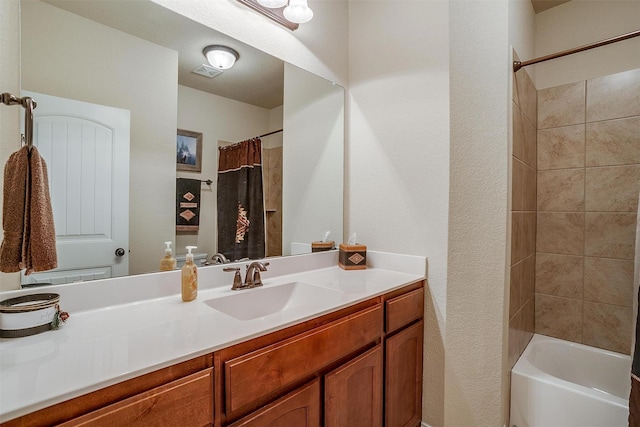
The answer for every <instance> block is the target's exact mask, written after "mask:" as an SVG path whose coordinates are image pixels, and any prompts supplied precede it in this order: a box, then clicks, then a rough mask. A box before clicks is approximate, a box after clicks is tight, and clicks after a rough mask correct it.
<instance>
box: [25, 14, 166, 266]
mask: <svg viewBox="0 0 640 427" xmlns="http://www.w3.org/2000/svg"><path fill="white" fill-rule="evenodd" d="M21 14H22V25H23V28H26V29H28V30H27V31H23V33H22V88H23V89H25V90H30V91H34V92H40V93H45V94H49V95H54V96H60V97H64V98H71V99H76V100H80V101H85V102H91V103H95V104H101V105H108V106H112V107H118V108H124V109H127V110H130V111H131V148H130V152H131V167H130V174H129V180H130V185H129V188H130V192H129V198H130V201H129V203H130V208H129V212H130V213H129V215H130V216H129V249H130V259H129V271H130V273H132V274H135V273H144V272H149V271H157V269H158V262H159V260H160V258H161V257H162V254H163V250H162V248H163V247H164V244H163V242H164V241H167V240H173V238H174V229H175V202H174V200H175V172H174V166H173V165H174V164H175V131H176V126H177V124H176V116H177V87H176V82H177V78H178V76H177V61H178V55H177V52H175V51H172V50H170V49H166V48H163V47H161V46H158V45H155V44H153V43H149V42H147V41H144V40H141V39H138V38H136V37H132V36H130V35H128V34H125V33H122V32H120V31H117V30H113V29H111V28H109V27H106V26H104V25H100V24H97V23H95V22H93V21H90V20H88V19H85V18H81V17H79V16H77V15H74V14H71V13H69V12H66V11H63V10H61V9H59V8H56V7H53V6H50V5H48V4H45V3H42V2H39V1H27V2H22V3H21ZM70 28H73V31H69V29H70ZM78 34H82V37H78V36H77V35H78ZM158 70H162V72H158ZM142 81H144V82H145V84H140V82H142ZM168 166H170V167H168ZM149 207H153V209H149Z"/></svg>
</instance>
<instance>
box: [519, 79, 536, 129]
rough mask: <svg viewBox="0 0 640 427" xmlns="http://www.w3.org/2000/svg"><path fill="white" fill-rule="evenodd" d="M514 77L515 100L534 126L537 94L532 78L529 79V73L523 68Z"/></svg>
mask: <svg viewBox="0 0 640 427" xmlns="http://www.w3.org/2000/svg"><path fill="white" fill-rule="evenodd" d="M515 79H516V90H517V96H515V98H516V102H517V103H518V105H519V106H520V109H521V110H522V112H523V113H524V114H525V116H526V117H527V119H528V120H529V121H530V122H531V124H533V126H536V120H537V105H538V103H537V96H538V94H537V91H536V87H535V86H534V84H533V80H531V77H529V73H528V72H527V70H525V69H521V70H520V71H518V72H517V73H515Z"/></svg>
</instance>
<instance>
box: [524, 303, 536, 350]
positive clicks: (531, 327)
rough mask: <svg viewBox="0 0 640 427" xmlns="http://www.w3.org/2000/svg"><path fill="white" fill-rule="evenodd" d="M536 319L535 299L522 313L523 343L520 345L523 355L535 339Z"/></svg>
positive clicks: (526, 305)
mask: <svg viewBox="0 0 640 427" xmlns="http://www.w3.org/2000/svg"><path fill="white" fill-rule="evenodd" d="M535 319H536V306H535V298H531V299H530V300H529V301H528V302H527V303H526V304H525V305H524V307H522V312H521V313H520V322H521V325H522V332H523V333H522V338H523V341H522V342H521V343H520V353H522V352H523V351H524V349H525V347H526V346H527V344H529V341H531V338H533V334H534V333H535V331H536V330H535V329H536V328H535V327H536V324H535Z"/></svg>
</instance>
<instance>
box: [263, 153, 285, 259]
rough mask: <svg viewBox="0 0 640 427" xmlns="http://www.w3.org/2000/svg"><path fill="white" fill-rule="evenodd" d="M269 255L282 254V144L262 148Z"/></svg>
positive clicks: (267, 248)
mask: <svg viewBox="0 0 640 427" xmlns="http://www.w3.org/2000/svg"><path fill="white" fill-rule="evenodd" d="M262 179H263V184H264V206H265V210H266V220H267V223H266V226H267V247H266V252H267V256H281V255H282V146H280V147H275V148H264V149H263V150H262Z"/></svg>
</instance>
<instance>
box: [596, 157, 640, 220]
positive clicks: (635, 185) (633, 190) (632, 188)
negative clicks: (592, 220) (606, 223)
mask: <svg viewBox="0 0 640 427" xmlns="http://www.w3.org/2000/svg"><path fill="white" fill-rule="evenodd" d="M639 192H640V165H630V166H607V167H598V168H587V177H586V192H585V194H586V196H585V197H586V210H587V211H589V212H594V211H595V212H635V211H636V210H637V209H638V193H639Z"/></svg>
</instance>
